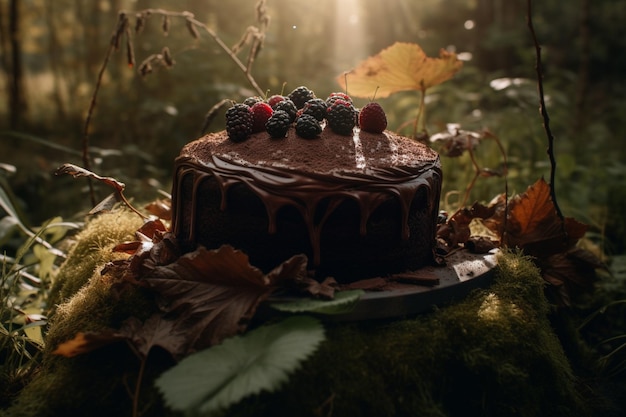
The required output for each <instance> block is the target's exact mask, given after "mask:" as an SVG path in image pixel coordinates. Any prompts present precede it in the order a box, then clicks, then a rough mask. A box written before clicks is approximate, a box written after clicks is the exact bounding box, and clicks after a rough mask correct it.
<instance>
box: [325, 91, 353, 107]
mask: <svg viewBox="0 0 626 417" xmlns="http://www.w3.org/2000/svg"><path fill="white" fill-rule="evenodd" d="M337 100H343V101H346V102H348V103H350V104H352V98H351V97H350V96H349V95H347V94H346V93H330V95H329V96H328V98H327V99H326V105H328V106H329V107H330V106H332V104H333V103H334V102H335V101H337Z"/></svg>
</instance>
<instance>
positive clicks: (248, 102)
mask: <svg viewBox="0 0 626 417" xmlns="http://www.w3.org/2000/svg"><path fill="white" fill-rule="evenodd" d="M260 101H263V99H262V98H261V97H259V96H254V97H248V98H247V99H245V100H244V101H243V104H245V105H246V106H248V107H252V106H254V105H255V104H256V103H258V102H260Z"/></svg>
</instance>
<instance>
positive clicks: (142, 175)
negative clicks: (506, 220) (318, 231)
mask: <svg viewBox="0 0 626 417" xmlns="http://www.w3.org/2000/svg"><path fill="white" fill-rule="evenodd" d="M255 3H256V1H253V0H229V1H222V0H186V1H176V2H174V1H166V0H160V1H159V0H152V1H147V0H134V1H133V0H54V1H52V0H0V47H1V49H0V58H1V62H0V65H1V68H2V76H1V77H0V91H1V92H2V94H1V95H0V97H2V99H0V179H2V181H3V183H4V184H7V185H8V187H10V189H11V190H12V191H13V192H14V193H15V195H16V198H17V201H18V202H19V207H20V208H21V210H22V211H23V212H24V214H25V215H26V218H27V219H28V220H29V221H30V222H31V223H32V224H35V225H36V224H40V223H41V222H43V221H44V220H45V219H48V218H51V217H54V216H63V217H64V218H76V219H80V218H82V216H83V215H84V213H85V212H86V211H87V210H89V209H90V208H91V205H90V198H89V195H88V191H87V187H86V184H83V183H80V182H77V181H76V180H73V179H71V178H67V177H56V176H54V171H55V169H56V168H57V167H59V166H60V165H61V164H63V163H66V162H70V163H75V164H77V165H81V164H82V158H81V153H82V149H81V147H82V143H83V139H84V135H83V131H84V127H85V119H86V117H87V115H88V111H89V107H90V102H91V99H92V97H93V94H94V89H95V86H96V80H97V79H98V73H99V71H100V69H101V68H102V67H103V62H104V60H105V58H106V57H107V50H108V48H109V45H110V42H111V34H112V33H113V32H114V31H115V29H116V25H117V22H118V13H119V12H120V11H121V10H125V11H127V12H128V14H129V16H130V17H131V18H132V17H134V13H136V12H137V11H139V10H143V9H147V8H163V9H167V10H171V11H176V12H182V11H184V10H187V11H189V12H191V13H193V14H194V16H195V19H197V20H198V21H200V22H202V23H204V24H206V25H207V26H208V27H209V28H210V29H212V30H214V31H215V33H216V34H217V35H218V36H219V37H220V38H221V39H222V40H223V41H224V42H225V43H226V44H227V45H229V46H230V45H236V44H237V43H238V42H239V41H240V39H241V38H242V34H243V33H244V32H245V31H246V28H248V27H250V26H253V25H256V24H257V21H256V16H255V7H254V6H255ZM534 3H535V4H534V5H533V10H532V12H533V15H532V17H533V23H534V27H535V31H536V34H537V38H538V40H539V42H540V43H541V47H542V49H541V52H542V60H543V64H544V65H543V67H542V73H543V76H544V80H543V81H544V88H545V94H546V101H547V109H548V111H549V114H550V123H551V129H552V132H553V134H554V136H555V154H556V158H557V162H558V168H557V177H556V181H555V186H556V192H557V195H558V196H559V204H560V206H561V210H562V211H563V212H564V214H565V215H566V216H570V217H575V218H577V219H578V220H580V221H582V222H584V223H587V224H589V225H590V232H589V233H588V237H589V238H590V239H591V240H592V241H594V242H595V243H596V244H598V245H599V246H600V247H601V249H602V251H603V252H604V253H607V254H613V255H616V254H621V253H623V252H624V251H626V237H625V236H626V226H625V224H626V223H625V221H624V217H623V213H624V212H626V187H624V181H625V180H626V178H625V177H626V146H625V144H624V136H625V133H626V127H624V123H622V117H623V115H625V114H626V84H625V83H624V82H623V81H624V74H626V54H624V53H623V51H624V50H626V38H625V37H624V36H623V33H622V31H623V29H622V28H623V23H624V19H625V18H626V2H625V1H623V0H595V1H591V0H576V1H562V0H542V1H538V2H534ZM267 9H268V10H267V14H268V15H269V16H271V22H270V25H269V27H268V29H267V31H266V32H265V33H264V43H263V48H262V50H261V51H260V53H259V54H258V56H257V58H256V60H255V62H254V65H253V67H252V75H253V77H254V79H255V80H256V82H257V83H258V85H259V86H261V88H262V89H263V90H266V91H268V92H269V94H276V93H281V91H284V93H285V94H286V93H287V92H289V91H291V90H292V89H293V88H295V87H297V86H299V85H306V86H308V87H309V88H311V89H313V90H314V91H315V92H316V93H317V95H318V96H320V97H325V96H326V95H327V94H328V93H330V92H333V91H338V90H340V87H339V86H338V84H337V82H336V78H337V76H339V75H341V74H342V73H343V72H344V71H348V70H350V69H351V68H353V67H355V66H356V65H357V64H358V63H359V62H360V61H362V60H363V59H365V58H366V57H368V56H371V55H374V54H376V53H378V52H379V51H380V50H381V49H383V48H386V47H388V46H390V45H391V44H393V43H394V42H396V41H406V42H413V43H418V44H419V45H420V46H421V47H422V48H423V49H424V51H425V52H426V54H427V55H428V56H437V55H438V53H439V50H440V49H441V48H444V49H447V50H449V51H454V52H456V53H457V54H459V57H460V58H461V59H462V60H463V61H464V66H463V69H462V70H461V71H460V72H459V73H458V74H457V75H456V76H455V77H454V78H453V79H452V80H450V81H448V82H446V83H444V84H442V85H440V86H437V87H436V88H433V89H430V90H429V91H428V96H427V100H426V118H427V119H426V120H427V123H426V127H427V130H428V133H430V134H434V133H437V132H442V131H446V129H447V124H449V123H458V124H460V126H461V128H462V129H464V130H468V131H474V132H478V133H480V132H484V131H489V132H490V133H491V134H493V135H496V136H497V137H498V138H499V140H500V142H501V143H502V144H503V146H504V148H505V150H506V155H507V161H506V165H507V168H508V176H507V179H506V180H507V181H508V189H509V193H510V194H513V193H521V192H523V191H524V190H525V189H526V187H527V186H528V185H530V184H533V183H534V182H535V180H536V179H537V178H539V177H542V176H544V177H546V178H548V176H549V172H550V164H549V160H548V157H547V155H546V146H547V141H546V134H545V131H544V129H543V126H542V119H541V117H540V115H539V112H538V107H539V101H538V95H537V80H536V70H535V59H536V56H535V49H534V45H533V40H532V37H531V34H530V32H529V29H528V26H527V2H526V1H525V0H514V1H513V0H422V1H419V2H418V1H410V0H389V1H384V2H383V1H377V0H341V1H338V0H318V1H315V2H311V1H304V0H269V1H267ZM132 43H133V45H134V48H133V50H134V54H135V60H136V63H137V65H135V66H133V67H129V65H128V58H127V53H126V51H125V48H124V46H123V45H122V46H121V47H120V49H119V50H118V51H117V52H115V53H114V54H112V55H111V56H110V61H109V62H108V65H107V66H106V70H105V71H104V73H103V78H102V85H101V87H100V90H99V93H98V97H97V105H96V107H95V109H94V111H93V113H92V120H91V124H90V127H89V141H90V145H91V147H92V148H91V150H92V152H93V153H92V157H93V166H92V167H91V169H92V170H93V171H94V172H97V173H98V174H100V175H106V176H112V177H115V178H117V179H118V180H120V181H123V182H124V183H126V189H127V191H126V195H128V196H131V197H133V198H134V199H136V200H137V201H140V202H142V201H151V200H153V199H155V198H158V197H160V193H159V192H160V191H163V192H165V193H167V192H169V190H170V186H171V175H172V167H173V159H174V157H175V156H176V155H177V154H178V152H179V150H180V148H181V147H182V146H183V145H184V144H185V143H187V142H188V141H190V140H191V139H194V138H196V137H197V136H199V134H200V131H201V129H202V125H203V123H204V120H205V115H206V114H207V112H208V111H209V110H210V109H211V108H212V107H213V106H214V105H215V104H216V103H218V102H220V101H221V100H223V99H233V100H238V101H241V100H243V99H244V98H245V97H247V96H251V95H256V94H257V92H256V91H255V90H254V89H253V88H252V87H251V86H250V84H249V83H248V81H247V80H246V77H245V76H244V74H243V73H242V72H241V71H240V70H239V69H238V68H237V67H236V66H235V65H234V63H233V61H232V60H231V59H230V58H229V57H228V55H226V54H225V53H224V51H223V50H222V49H221V48H220V47H219V46H218V45H217V44H216V43H215V42H214V40H213V39H212V38H210V37H209V36H207V35H206V33H200V37H199V38H198V39H196V38H194V37H193V36H192V35H191V34H190V32H189V31H188V29H187V28H186V25H185V21H184V19H178V20H177V19H175V18H172V19H171V21H170V22H169V27H168V29H167V30H164V28H163V21H162V18H161V16H153V17H151V18H150V19H148V20H147V21H146V25H145V27H144V28H143V30H142V31H141V32H140V33H134V32H133V34H132ZM163 47H167V48H168V49H169V51H170V52H171V55H172V58H173V60H174V62H175V64H174V65H173V66H170V67H167V68H166V67H165V66H163V67H158V66H157V67H155V68H154V71H153V72H152V73H150V74H148V75H146V76H142V75H141V74H139V72H138V68H139V67H140V65H139V64H140V63H141V62H142V61H143V60H145V59H146V58H148V57H150V56H151V55H153V54H159V53H161V51H162V50H163ZM246 54H247V51H246V50H245V48H244V51H242V52H241V53H240V58H241V59H242V60H243V61H245V59H246ZM348 93H349V84H348ZM373 94H374V92H372V95H373ZM377 101H379V102H380V103H381V104H382V105H383V107H384V108H385V109H386V112H387V115H388V118H389V127H390V128H391V129H392V130H401V131H402V129H403V126H406V125H407V122H409V121H411V120H412V119H413V118H414V117H415V114H416V111H417V109H418V107H419V102H420V97H419V95H418V94H417V93H416V92H406V93H398V94H394V95H392V96H391V97H389V98H385V99H380V100H377ZM366 102H367V100H360V101H359V100H357V102H356V104H357V105H363V104H364V103H366ZM222 128H223V117H217V118H216V119H215V120H214V121H213V122H212V124H211V125H210V126H209V130H220V129H222ZM402 133H406V134H410V131H409V129H407V131H405V132H402ZM484 142H485V143H484V144H480V146H478V148H477V149H476V155H475V157H476V160H477V161H479V163H480V165H481V166H482V167H484V168H490V169H492V170H493V171H494V172H500V173H502V172H503V170H504V161H503V158H502V155H501V153H500V152H499V149H498V147H497V146H496V145H495V143H488V141H484ZM443 163H444V173H445V179H444V195H445V199H444V201H443V202H442V207H443V208H447V209H454V208H455V207H456V206H458V203H459V201H460V198H458V196H460V195H461V194H462V193H463V191H464V190H465V188H466V187H467V185H468V183H469V182H470V180H471V178H472V177H473V176H474V166H473V165H472V162H471V160H470V158H469V156H468V155H467V154H465V155H463V156H462V157H460V158H445V157H444V159H443ZM504 181H505V180H504V179H503V178H502V177H498V176H495V175H494V176H490V177H489V178H481V179H479V181H478V182H477V183H476V185H475V186H474V187H473V189H472V191H471V198H470V201H469V203H471V202H473V201H475V200H479V201H489V200H490V199H491V198H492V197H494V196H496V195H497V194H499V193H502V192H503V191H504V189H505V188H504ZM99 192H101V193H102V195H100V197H104V196H105V195H106V194H107V193H108V192H109V190H99Z"/></svg>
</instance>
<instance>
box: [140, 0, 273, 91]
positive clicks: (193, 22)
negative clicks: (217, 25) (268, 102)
mask: <svg viewBox="0 0 626 417" xmlns="http://www.w3.org/2000/svg"><path fill="white" fill-rule="evenodd" d="M137 14H146V15H151V14H155V15H161V16H163V17H179V18H184V19H185V20H186V21H187V22H188V24H190V25H193V27H196V28H199V29H202V30H203V31H205V32H206V33H207V34H208V35H209V36H210V37H211V38H212V39H213V41H215V43H216V44H217V45H218V46H219V47H220V48H221V49H222V50H223V51H224V52H225V53H226V54H227V55H228V56H229V57H230V59H231V60H232V61H233V62H234V63H235V65H237V67H238V68H239V69H240V70H241V72H243V74H244V75H245V77H246V79H247V80H248V82H249V83H250V85H251V86H252V88H254V89H255V90H256V92H257V93H258V94H259V95H260V96H263V94H264V91H263V89H261V87H259V85H258V84H257V82H256V80H255V79H254V77H253V76H252V74H251V72H250V69H251V68H250V66H251V64H250V63H249V64H248V66H246V65H245V64H244V63H243V62H241V60H240V59H239V57H238V56H237V55H235V53H234V52H233V51H232V50H231V49H230V47H229V46H228V45H226V44H225V43H224V41H222V39H221V38H220V37H219V36H218V35H217V33H215V31H214V30H212V29H211V28H210V27H208V26H207V25H205V24H204V23H202V22H200V21H198V20H196V19H195V18H194V15H193V13H190V12H172V11H169V10H164V9H144V10H141V11H139V12H137Z"/></svg>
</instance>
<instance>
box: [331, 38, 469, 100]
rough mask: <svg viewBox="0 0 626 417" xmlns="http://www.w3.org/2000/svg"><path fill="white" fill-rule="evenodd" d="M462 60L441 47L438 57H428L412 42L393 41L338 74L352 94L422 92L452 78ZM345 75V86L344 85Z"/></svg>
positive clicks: (369, 95)
mask: <svg viewBox="0 0 626 417" xmlns="http://www.w3.org/2000/svg"><path fill="white" fill-rule="evenodd" d="M462 65H463V62H462V61H460V60H459V59H457V56H456V54H454V53H452V52H447V51H446V50H443V49H442V50H441V51H440V52H439V58H429V57H427V56H426V53H425V52H424V51H423V50H422V48H421V47H420V46H419V45H417V44H415V43H406V42H396V43H394V44H393V45H391V46H390V47H388V48H386V49H384V50H382V51H381V52H380V53H378V54H377V55H374V56H371V57H369V58H367V59H366V60H364V61H363V62H361V63H360V64H359V65H358V66H357V67H356V68H354V69H353V70H351V71H349V72H348V73H347V75H346V76H345V78H344V75H343V74H342V75H341V76H339V77H337V81H338V82H339V84H340V85H341V87H342V89H343V90H344V91H348V92H349V94H350V95H352V96H354V97H372V96H373V95H374V93H376V97H379V98H384V97H387V96H389V95H390V94H393V93H396V92H399V91H407V90H416V91H425V90H426V89H428V88H430V87H432V86H435V85H438V84H441V83H442V82H444V81H446V80H448V79H450V78H452V76H454V74H456V73H457V72H458V71H459V70H460V69H461V67H462ZM346 78H347V86H346Z"/></svg>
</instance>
